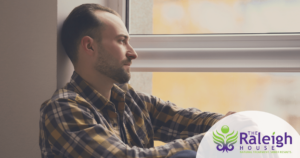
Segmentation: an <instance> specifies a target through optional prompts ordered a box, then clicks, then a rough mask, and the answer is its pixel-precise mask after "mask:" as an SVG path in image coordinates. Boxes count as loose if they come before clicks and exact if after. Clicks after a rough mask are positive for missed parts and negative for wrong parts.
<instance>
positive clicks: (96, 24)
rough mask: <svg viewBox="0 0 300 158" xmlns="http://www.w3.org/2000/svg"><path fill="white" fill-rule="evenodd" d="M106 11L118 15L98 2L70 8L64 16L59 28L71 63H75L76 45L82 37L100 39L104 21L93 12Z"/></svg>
mask: <svg viewBox="0 0 300 158" xmlns="http://www.w3.org/2000/svg"><path fill="white" fill-rule="evenodd" d="M97 10H100V11H106V12H109V13H112V14H115V15H117V16H119V17H120V15H119V14H118V13H117V12H116V11H114V10H112V9H110V8H108V7H104V6H101V5H99V4H82V5H80V6H78V7H76V8H74V9H73V10H72V12H71V13H70V14H69V16H68V17H67V18H66V20H65V22H64V23H63V26H62V29H61V42H62V45H63V47H64V49H65V51H66V53H67V55H68V57H69V58H70V59H71V61H72V62H73V63H76V61H77V58H78V57H77V56H78V48H79V47H78V46H79V44H80V41H81V39H82V37H84V36H90V37H91V38H93V39H95V40H97V41H101V31H100V30H102V29H103V27H104V23H103V22H102V21H101V20H99V19H97V17H96V16H95V14H94V12H95V11H97Z"/></svg>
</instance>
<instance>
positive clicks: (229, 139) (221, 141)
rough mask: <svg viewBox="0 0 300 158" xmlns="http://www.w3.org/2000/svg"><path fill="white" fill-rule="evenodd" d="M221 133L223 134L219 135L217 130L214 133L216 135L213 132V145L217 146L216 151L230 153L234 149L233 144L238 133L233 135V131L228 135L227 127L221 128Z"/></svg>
mask: <svg viewBox="0 0 300 158" xmlns="http://www.w3.org/2000/svg"><path fill="white" fill-rule="evenodd" d="M221 131H222V133H223V134H221V133H219V132H218V131H217V130H216V131H215V132H216V134H215V133H214V132H213V139H214V143H216V144H217V150H218V151H223V152H224V151H226V152H227V153H228V151H232V150H233V149H234V146H233V145H234V144H235V143H236V142H237V139H238V132H236V133H235V134H234V131H233V132H231V133H230V134H227V133H228V132H229V127H228V126H227V125H224V126H222V128H221Z"/></svg>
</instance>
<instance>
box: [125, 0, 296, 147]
mask: <svg viewBox="0 0 300 158" xmlns="http://www.w3.org/2000/svg"><path fill="white" fill-rule="evenodd" d="M204 2H205V5H206V6H208V7H206V10H205V11H207V12H212V11H211V10H209V9H212V8H210V7H209V6H214V5H216V6H219V7H220V6H222V5H223V7H224V5H225V9H224V8H223V9H224V10H226V4H224V3H227V2H228V3H233V2H237V0H236V1H235V0H226V1H219V0H213V1H212V0H211V1H208V0H206V1H204V0H202V1H200V0H185V1H182V0H145V1H138V0H130V2H129V4H130V6H129V8H130V10H129V11H130V14H129V15H130V16H129V19H128V20H129V22H128V24H129V32H130V34H131V40H130V43H131V45H132V46H133V47H134V48H135V50H136V51H137V53H138V55H139V57H138V59H137V60H135V61H134V62H133V66H132V71H135V73H133V79H132V80H131V81H132V84H133V86H134V87H135V86H136V87H135V88H137V89H141V90H142V91H147V92H149V93H152V94H153V95H155V96H158V97H160V98H162V99H164V100H170V101H171V102H174V103H176V104H177V105H179V106H182V107H197V108H199V109H200V110H202V111H212V112H219V113H226V112H227V111H228V110H234V111H244V110H260V111H265V112H269V113H272V114H275V115H277V116H279V117H281V118H283V119H285V120H286V121H287V122H289V123H290V124H291V125H292V126H293V127H294V128H295V129H296V130H297V131H298V132H299V133H300V126H299V124H300V115H299V114H298V113H297V112H296V111H299V110H300V100H299V99H298V97H297V96H299V94H300V91H299V89H300V73H299V72H300V44H299V43H300V34H299V33H295V32H300V31H299V28H300V27H299V20H298V21H297V20H295V18H294V17H295V15H299V10H300V9H299V8H300V1H299V0H298V1H297V0H289V1H283V0H281V1H280V0H272V1H270V0H265V1H255V0H252V1H250V0H249V1H239V2H241V3H244V6H243V7H244V8H242V9H241V8H238V9H240V10H239V12H242V13H243V14H242V15H248V16H246V17H244V19H247V18H248V21H249V17H251V18H252V19H251V18H250V21H251V20H252V23H251V25H249V26H244V25H243V26H244V27H240V28H238V29H236V30H234V29H233V28H235V27H236V26H234V27H226V28H229V29H227V30H224V29H223V30H222V28H216V27H217V26H216V25H218V23H214V22H212V23H209V22H208V23H209V25H208V24H201V23H200V24H199V25H203V26H202V27H201V28H204V26H206V28H205V29H194V30H193V28H194V27H191V26H190V25H187V26H183V25H186V23H184V22H180V21H178V19H177V21H176V18H178V17H180V19H181V20H184V19H189V18H185V17H184V16H183V15H181V14H186V13H180V12H183V10H185V9H182V8H181V9H180V7H178V6H180V5H179V4H180V3H184V5H186V4H187V3H197V4H199V5H200V4H201V3H204ZM279 4H280V5H279ZM282 4H284V5H282ZM291 4H292V5H291ZM255 5H257V6H258V8H256V9H255ZM268 5H269V8H268ZM195 6H196V5H193V6H192V7H195ZM282 6H283V8H279V9H278V7H282ZM227 7H228V6H227ZM231 7H232V6H231ZM157 8H158V9H157ZM166 8H167V9H169V10H168V11H166V12H172V15H171V14H170V13H164V14H170V15H169V16H174V17H173V18H175V20H174V19H172V17H171V20H169V21H167V20H166V19H164V20H162V18H163V16H168V15H162V13H161V12H162V9H166ZM245 8H248V10H249V9H250V11H249V12H252V13H253V10H258V11H259V12H254V13H255V16H256V18H258V19H260V20H255V18H254V17H253V16H254V15H253V16H252V15H251V14H250V13H245V11H244V10H243V9H245ZM264 8H267V10H269V11H268V12H267V13H268V14H267V13H265V14H266V15H270V14H269V12H270V13H273V12H274V10H276V8H277V9H278V10H280V13H281V14H279V13H277V12H274V16H275V18H274V17H273V18H272V17H271V18H270V17H268V16H265V17H264V18H265V19H264V20H265V21H266V22H265V25H262V24H261V25H259V26H261V27H255V26H254V25H256V24H257V23H258V21H264V20H262V17H260V16H259V15H258V16H257V14H258V13H262V12H266V11H265V9H264ZM291 8H292V9H291ZM295 8H298V9H295ZM176 9H177V11H174V10H176ZM194 9H195V8H194ZM180 10H181V11H180ZM215 10H216V9H215ZM227 10H228V9H227ZM189 11H190V10H189ZM229 11H230V12H232V10H230V9H229ZM272 11H273V12H272ZM286 11H288V12H286ZM178 12H179V13H178ZM275 13H276V14H275ZM157 14H158V15H157ZM228 14H229V13H228ZM175 15H176V16H175ZM218 15H219V14H218ZM213 17H214V18H218V16H217V15H215V16H213ZM156 18H158V19H156ZM209 18H210V17H208V19H207V20H208V21H209V20H212V19H209ZM190 19H192V18H190ZM204 19H205V18H204ZM232 19H234V18H232ZM241 19H243V18H240V20H241ZM274 19H277V20H278V21H276V20H274ZM279 19H282V20H283V21H279ZM172 20H173V21H172ZM217 20H220V21H222V20H224V19H213V21H217ZM268 20H269V21H268ZM165 21H167V22H170V21H171V22H174V23H173V24H168V26H167V24H165V23H164V22H165ZM227 21H230V20H228V19H227V20H226V19H225V22H227ZM237 21H239V19H238V18H237ZM244 21H247V20H244ZM287 21H290V22H291V23H290V24H289V23H288V22H287ZM276 22H279V23H276ZM176 23H177V24H178V25H177V24H176ZM190 23H197V24H198V22H197V21H190V22H188V24H190ZM248 23H250V22H248ZM275 23H276V25H277V24H278V25H280V27H279V26H276V27H275V26H274V25H275ZM220 25H221V24H220ZM228 25H229V24H228ZM232 25H233V24H231V25H230V26H232ZM235 25H237V24H235ZM291 25H292V26H291ZM170 26H172V27H170ZM221 26H222V25H221ZM267 26H270V28H271V29H269V30H267V29H266V27H267ZM273 26H274V27H273ZM294 26H297V28H296V27H294ZM184 27H187V29H186V28H184ZM188 27H191V28H192V29H191V30H188ZM210 27H211V28H210ZM251 29H252V30H251ZM297 29H298V30H297ZM162 30H163V31H162ZM195 30H196V31H195ZM199 30H200V31H199ZM276 32H277V33H276ZM283 32H284V33H283ZM199 33H200V34H199ZM237 33H238V34H237ZM242 33H243V34H242ZM138 78H142V79H138ZM145 80H147V81H145ZM149 83H150V84H149ZM140 87H141V88H140ZM145 87H146V89H145ZM143 88H144V89H143ZM158 144H159V143H158ZM158 144H156V145H158Z"/></svg>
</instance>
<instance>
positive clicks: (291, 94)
mask: <svg viewBox="0 0 300 158" xmlns="http://www.w3.org/2000/svg"><path fill="white" fill-rule="evenodd" d="M152 95H154V96H157V97H159V98H161V99H163V100H165V101H167V100H169V101H171V102H173V103H175V104H176V105H178V106H180V107H182V108H189V107H195V108H198V109H200V110H202V111H210V112H218V113H223V114H226V113H227V112H228V111H237V112H239V111H248V110H255V111H264V112H268V113H271V114H274V115H276V116H278V117H280V118H282V119H284V120H286V121H287V122H288V123H290V124H291V125H292V126H293V127H294V128H295V129H296V130H297V131H298V133H300V113H299V111H300V98H299V96H300V74H299V73H203V72H153V78H152Z"/></svg>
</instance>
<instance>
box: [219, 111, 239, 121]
mask: <svg viewBox="0 0 300 158" xmlns="http://www.w3.org/2000/svg"><path fill="white" fill-rule="evenodd" d="M234 113H236V112H235V111H229V112H227V114H226V115H225V116H223V117H222V118H221V119H223V118H224V117H226V116H229V115H232V114H234ZM221 119H220V120H221Z"/></svg>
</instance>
